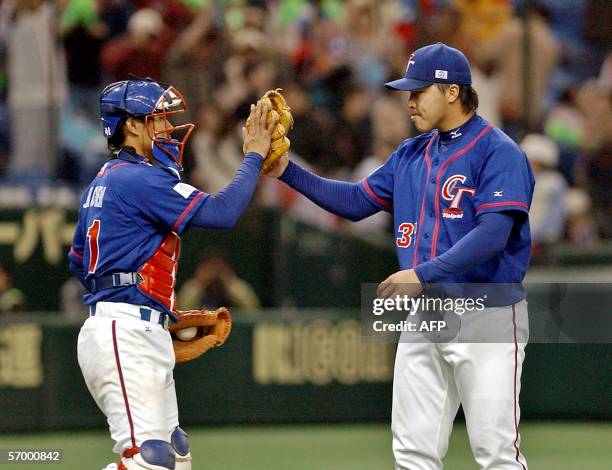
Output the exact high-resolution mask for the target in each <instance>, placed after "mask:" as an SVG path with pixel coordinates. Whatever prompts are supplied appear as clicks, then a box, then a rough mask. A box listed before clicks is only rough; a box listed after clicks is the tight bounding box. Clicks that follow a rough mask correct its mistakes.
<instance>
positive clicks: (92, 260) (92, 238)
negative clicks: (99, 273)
mask: <svg viewBox="0 0 612 470" xmlns="http://www.w3.org/2000/svg"><path fill="white" fill-rule="evenodd" d="M99 236H100V219H94V220H93V222H92V223H91V225H90V226H89V228H88V229H87V241H88V242H89V273H90V274H92V273H95V272H96V266H98V258H99V256H100V245H99V244H98V237H99Z"/></svg>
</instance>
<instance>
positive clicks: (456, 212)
mask: <svg viewBox="0 0 612 470" xmlns="http://www.w3.org/2000/svg"><path fill="white" fill-rule="evenodd" d="M466 179H467V178H466V177H465V176H464V175H453V176H451V177H449V178H448V179H447V180H446V181H445V182H444V186H442V197H443V198H444V199H446V200H447V201H451V203H450V206H449V207H445V208H444V209H442V218H444V219H462V218H463V211H462V210H461V209H459V203H460V202H461V198H462V197H463V195H464V194H465V193H468V194H469V195H470V196H473V195H474V194H475V193H476V190H475V189H473V188H464V187H461V186H457V185H458V184H459V183H461V184H463V183H465V180H466Z"/></svg>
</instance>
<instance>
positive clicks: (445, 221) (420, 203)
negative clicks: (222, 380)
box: [360, 115, 535, 303]
mask: <svg viewBox="0 0 612 470" xmlns="http://www.w3.org/2000/svg"><path fill="white" fill-rule="evenodd" d="M534 184H535V181H534V177H533V173H532V171H531V168H530V166H529V163H528V161H527V157H526V156H525V154H524V153H523V152H522V151H521V149H520V148H519V147H518V146H517V145H516V144H515V143H514V142H513V141H512V140H511V139H510V138H509V137H508V136H507V135H506V134H504V133H503V132H502V131H501V130H499V129H497V128H494V127H493V126H492V125H490V124H489V123H488V122H487V121H486V120H484V119H483V118H481V117H480V116H478V115H474V116H473V117H472V118H471V119H470V120H469V121H468V122H466V123H465V124H464V125H463V126H461V127H460V128H458V129H453V130H452V131H449V132H445V133H438V132H437V131H432V132H429V133H425V134H422V135H420V136H417V137H415V138H412V139H408V140H406V141H404V142H403V143H402V144H401V145H400V146H399V147H398V148H397V150H396V151H395V152H394V153H393V154H392V155H391V156H390V157H389V158H388V159H387V161H386V162H385V163H384V164H383V165H382V166H381V167H379V168H378V169H377V170H375V171H374V172H373V173H372V174H370V175H369V176H368V177H367V178H365V179H364V180H362V182H361V184H360V189H361V190H362V192H363V193H365V194H366V195H367V196H368V197H369V198H370V199H371V200H372V201H373V202H374V203H375V204H377V205H378V206H379V207H380V208H381V209H383V210H386V211H388V212H391V213H392V214H393V219H394V227H395V230H396V232H395V237H396V250H397V255H398V259H399V263H400V267H401V269H412V268H414V267H415V266H417V265H418V264H421V263H424V262H426V261H429V260H430V259H433V258H435V257H436V256H438V255H440V254H442V253H444V252H446V251H447V250H448V249H449V248H450V247H452V246H453V245H454V244H455V243H457V242H458V241H459V240H460V239H461V238H462V237H463V236H465V235H466V234H467V233H468V232H469V231H470V230H472V229H473V228H474V227H475V226H476V223H477V217H478V216H479V215H480V214H484V213H487V212H501V211H514V212H517V213H520V214H521V215H519V216H518V217H515V226H514V228H513V230H512V232H511V234H510V238H509V240H508V243H507V245H506V247H505V249H504V250H503V251H502V252H501V253H500V254H499V255H497V256H496V257H494V258H493V259H491V260H489V261H487V262H485V263H483V264H482V265H480V266H478V267H477V268H475V269H473V270H471V271H468V272H464V273H462V274H458V275H456V276H452V277H451V278H448V279H444V280H443V281H441V282H443V283H451V284H452V283H507V284H511V283H512V284H516V286H514V287H513V290H514V292H511V293H506V294H505V295H504V296H505V297H507V298H509V299H510V300H508V302H510V303H516V302H518V301H519V300H522V299H523V298H524V297H525V292H524V289H523V288H522V286H520V283H521V282H522V280H523V278H524V276H525V273H526V272H527V267H528V265H529V259H530V252H531V236H530V230H529V222H528V218H527V214H528V212H529V207H530V204H531V198H532V194H533V187H534ZM523 214H524V216H522V215H523Z"/></svg>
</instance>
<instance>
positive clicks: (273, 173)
mask: <svg viewBox="0 0 612 470" xmlns="http://www.w3.org/2000/svg"><path fill="white" fill-rule="evenodd" d="M287 165H289V156H288V155H287V154H285V155H282V156H281V157H280V158H279V159H278V160H276V162H274V165H272V166H271V167H270V169H269V170H268V172H267V173H266V176H269V177H271V178H278V177H279V176H282V175H283V173H284V172H285V170H286V169H287Z"/></svg>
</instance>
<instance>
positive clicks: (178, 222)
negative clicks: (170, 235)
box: [172, 192, 204, 232]
mask: <svg viewBox="0 0 612 470" xmlns="http://www.w3.org/2000/svg"><path fill="white" fill-rule="evenodd" d="M203 197H204V193H202V192H201V193H199V194H197V195H196V197H194V198H193V199H192V200H191V202H190V203H189V205H188V206H187V207H185V210H184V211H183V213H182V214H181V215H180V216H179V218H178V219H176V222H175V223H174V226H173V227H172V231H173V232H176V231H177V230H178V228H179V227H180V226H181V223H182V222H183V220H185V217H187V214H189V212H191V210H192V209H193V208H194V207H195V205H196V204H197V203H198V202H199V201H200V199H202V198H203Z"/></svg>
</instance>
